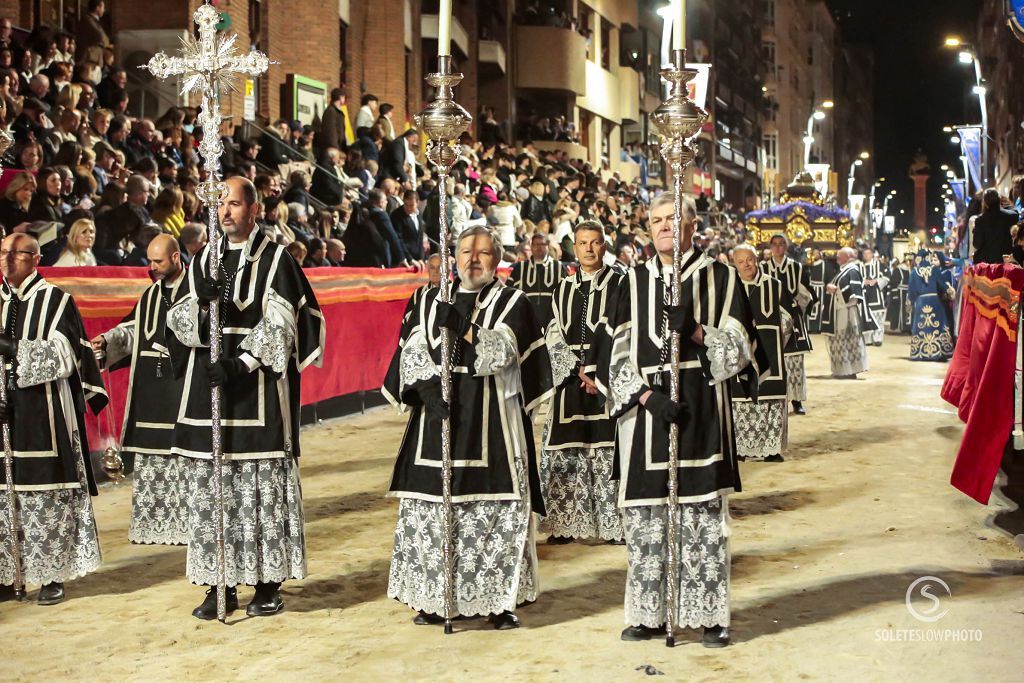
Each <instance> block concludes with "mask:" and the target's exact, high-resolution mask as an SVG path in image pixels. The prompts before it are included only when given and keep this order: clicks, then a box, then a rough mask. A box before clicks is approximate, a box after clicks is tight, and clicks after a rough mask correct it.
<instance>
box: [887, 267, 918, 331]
mask: <svg viewBox="0 0 1024 683" xmlns="http://www.w3.org/2000/svg"><path fill="white" fill-rule="evenodd" d="M912 259H913V256H908V257H907V258H906V259H904V260H902V261H898V262H897V263H896V266H895V267H894V268H893V269H892V277H891V278H890V279H889V286H888V287H887V288H886V297H887V302H886V313H885V319H886V321H887V322H888V323H889V331H890V332H892V333H893V334H910V322H911V321H910V312H911V307H910V299H909V297H908V292H909V290H910V263H911V261H912Z"/></svg>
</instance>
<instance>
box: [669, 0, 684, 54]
mask: <svg viewBox="0 0 1024 683" xmlns="http://www.w3.org/2000/svg"><path fill="white" fill-rule="evenodd" d="M672 1H673V3H675V7H674V9H675V10H676V22H675V26H673V27H672V49H673V50H685V49H686V0H672Z"/></svg>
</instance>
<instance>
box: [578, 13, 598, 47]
mask: <svg viewBox="0 0 1024 683" xmlns="http://www.w3.org/2000/svg"><path fill="white" fill-rule="evenodd" d="M579 7H580V33H581V34H583V37H584V38H586V39H587V59H588V60H590V61H591V62H596V61H597V50H596V46H595V45H594V42H595V41H594V19H596V15H595V14H594V10H592V9H590V8H589V7H587V6H586V5H584V4H583V3H580V6H579Z"/></svg>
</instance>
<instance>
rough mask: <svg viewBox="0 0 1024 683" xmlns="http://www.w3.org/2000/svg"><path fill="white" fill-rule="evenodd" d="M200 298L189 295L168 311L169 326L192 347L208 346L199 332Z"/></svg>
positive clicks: (182, 341) (180, 338)
mask: <svg viewBox="0 0 1024 683" xmlns="http://www.w3.org/2000/svg"><path fill="white" fill-rule="evenodd" d="M199 318H200V315H199V300H198V299H196V298H195V297H191V296H190V297H187V298H184V299H182V300H181V301H179V302H178V303H176V304H174V306H173V307H171V310H170V311H168V313H167V327H168V328H169V329H170V330H171V332H173V333H174V336H176V337H177V338H178V340H179V341H180V342H181V343H182V344H184V345H185V346H190V347H192V348H199V347H202V346H206V344H204V343H203V341H202V338H201V337H200V333H199Z"/></svg>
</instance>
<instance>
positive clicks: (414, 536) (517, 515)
mask: <svg viewBox="0 0 1024 683" xmlns="http://www.w3.org/2000/svg"><path fill="white" fill-rule="evenodd" d="M517 469H518V476H519V487H520V490H522V491H528V490H529V489H528V484H527V481H526V463H525V462H524V461H523V459H522V458H521V457H520V458H517ZM531 527H532V525H531V522H530V501H529V496H528V495H525V496H523V499H522V500H517V501H479V502H474V503H460V504H458V505H456V506H455V549H454V550H455V553H454V555H455V558H456V560H455V562H456V571H455V611H456V613H457V614H460V615H462V616H467V617H470V616H478V615H489V614H500V613H501V612H503V611H505V610H514V609H515V608H516V606H517V605H519V604H522V603H523V602H528V601H533V600H536V599H537V593H538V589H537V564H536V546H535V543H536V541H535V539H534V537H533V531H532V528H531ZM441 538H442V535H441V505H440V504H438V503H431V502H427V501H423V500H416V499H413V498H403V499H402V502H401V504H400V505H399V508H398V525H397V526H396V528H395V544H394V549H393V551H392V554H391V569H390V573H389V575H388V597H389V598H394V599H396V600H398V601H400V602H402V603H404V604H406V605H408V606H409V607H411V608H412V609H414V610H418V611H423V612H427V613H430V614H443V612H444V599H443V596H442V593H441V571H442V561H441Z"/></svg>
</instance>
